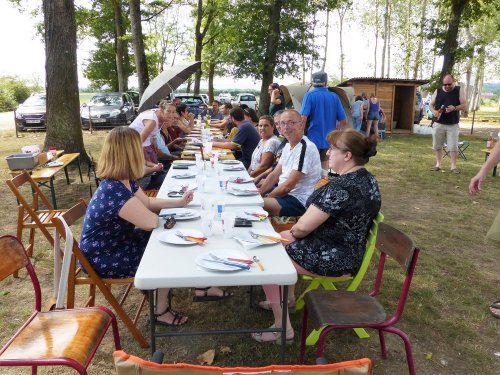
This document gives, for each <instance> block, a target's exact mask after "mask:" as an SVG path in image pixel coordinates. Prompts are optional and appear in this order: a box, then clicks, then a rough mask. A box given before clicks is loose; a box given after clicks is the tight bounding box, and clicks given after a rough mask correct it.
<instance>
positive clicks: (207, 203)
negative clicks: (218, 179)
mask: <svg viewBox="0 0 500 375" xmlns="http://www.w3.org/2000/svg"><path fill="white" fill-rule="evenodd" d="M205 183H206V181H205ZM201 210H202V211H204V212H208V211H210V212H211V213H212V216H213V210H214V202H213V200H212V199H202V201H201Z"/></svg>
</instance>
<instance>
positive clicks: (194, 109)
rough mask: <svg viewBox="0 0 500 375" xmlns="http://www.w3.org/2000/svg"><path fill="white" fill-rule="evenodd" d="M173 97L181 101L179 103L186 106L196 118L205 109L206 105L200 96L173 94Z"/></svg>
mask: <svg viewBox="0 0 500 375" xmlns="http://www.w3.org/2000/svg"><path fill="white" fill-rule="evenodd" d="M175 97H176V98H179V99H181V102H182V103H183V104H186V105H187V107H188V111H189V112H191V113H194V115H195V116H198V115H199V114H201V112H203V111H204V110H205V109H206V108H207V103H205V101H204V100H203V97H202V96H201V95H193V94H175Z"/></svg>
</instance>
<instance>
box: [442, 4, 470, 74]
mask: <svg viewBox="0 0 500 375" xmlns="http://www.w3.org/2000/svg"><path fill="white" fill-rule="evenodd" d="M467 1H468V0H451V10H450V20H449V23H448V31H447V32H446V37H445V40H444V45H443V49H442V50H441V54H442V55H443V67H442V68H441V75H440V80H442V79H443V78H444V76H445V75H446V74H449V73H451V72H452V71H453V66H454V65H455V59H456V52H457V47H458V28H459V25H460V19H461V17H462V12H463V11H464V8H465V5H466V4H467Z"/></svg>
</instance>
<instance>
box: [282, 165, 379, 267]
mask: <svg viewBox="0 0 500 375" xmlns="http://www.w3.org/2000/svg"><path fill="white" fill-rule="evenodd" d="M311 204H313V205H314V206H316V207H317V208H318V209H320V210H321V211H323V212H325V213H327V214H329V215H330V217H329V218H328V219H327V220H326V221H325V222H324V223H323V224H321V225H320V226H319V227H318V228H316V229H315V230H314V231H312V232H311V233H309V235H307V236H306V237H304V238H299V239H297V241H295V242H293V243H291V244H289V245H287V246H286V251H287V253H288V255H289V256H290V257H291V258H292V259H293V260H294V261H295V262H297V263H298V264H299V265H301V266H302V267H303V268H305V269H306V270H308V271H310V272H312V273H314V274H317V275H321V276H330V277H334V276H342V275H345V274H351V275H352V274H355V273H356V272H357V271H358V269H359V267H360V265H361V261H362V259H363V255H364V253H365V248H366V238H367V236H368V231H369V230H370V227H371V224H372V221H373V219H374V218H375V216H376V215H377V213H378V211H379V210H380V204H381V200H380V192H379V189H378V184H377V180H376V179H375V177H374V176H373V175H371V174H370V173H369V172H368V171H367V170H366V169H365V168H361V169H358V170H357V171H354V172H351V173H347V174H345V175H341V176H339V177H337V178H335V179H334V180H332V181H330V182H329V183H328V184H326V185H325V186H323V187H321V188H319V189H318V190H316V191H315V192H314V193H313V194H312V195H311V196H310V197H309V199H308V200H307V203H306V208H307V207H309V205H311Z"/></svg>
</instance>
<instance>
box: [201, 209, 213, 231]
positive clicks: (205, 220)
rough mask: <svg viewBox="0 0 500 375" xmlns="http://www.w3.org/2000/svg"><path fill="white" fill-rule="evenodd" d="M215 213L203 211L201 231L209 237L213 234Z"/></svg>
mask: <svg viewBox="0 0 500 375" xmlns="http://www.w3.org/2000/svg"><path fill="white" fill-rule="evenodd" d="M213 226H214V213H213V211H206V210H205V211H201V231H202V232H203V235H204V236H206V237H208V236H211V235H212V233H213Z"/></svg>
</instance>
